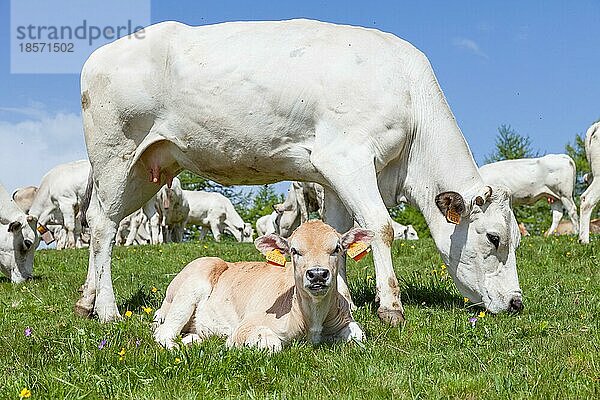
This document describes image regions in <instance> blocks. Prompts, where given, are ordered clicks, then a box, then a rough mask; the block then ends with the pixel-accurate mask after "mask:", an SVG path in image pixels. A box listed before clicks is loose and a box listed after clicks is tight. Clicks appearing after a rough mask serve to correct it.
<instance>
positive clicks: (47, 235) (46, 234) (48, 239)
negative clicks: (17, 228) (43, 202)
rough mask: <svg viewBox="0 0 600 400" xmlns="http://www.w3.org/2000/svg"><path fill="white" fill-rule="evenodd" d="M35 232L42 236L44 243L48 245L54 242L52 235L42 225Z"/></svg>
mask: <svg viewBox="0 0 600 400" xmlns="http://www.w3.org/2000/svg"><path fill="white" fill-rule="evenodd" d="M37 231H38V232H39V234H40V235H41V236H42V240H43V241H44V243H46V244H50V243H52V242H54V236H52V233H51V232H50V231H49V230H48V228H46V227H45V226H44V225H39V226H38V227H37Z"/></svg>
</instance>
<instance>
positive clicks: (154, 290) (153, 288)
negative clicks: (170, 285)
mask: <svg viewBox="0 0 600 400" xmlns="http://www.w3.org/2000/svg"><path fill="white" fill-rule="evenodd" d="M150 291H151V292H152V293H156V292H158V289H157V288H156V287H155V286H152V289H150Z"/></svg>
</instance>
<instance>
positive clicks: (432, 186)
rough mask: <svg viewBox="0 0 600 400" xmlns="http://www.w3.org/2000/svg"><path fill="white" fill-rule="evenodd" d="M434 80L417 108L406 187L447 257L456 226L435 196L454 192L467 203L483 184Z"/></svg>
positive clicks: (407, 154)
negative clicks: (439, 206)
mask: <svg viewBox="0 0 600 400" xmlns="http://www.w3.org/2000/svg"><path fill="white" fill-rule="evenodd" d="M431 79H432V81H431V83H430V85H429V86H428V87H426V88H424V89H423V91H424V92H423V95H422V96H419V97H420V98H421V101H416V103H420V104H416V106H415V121H416V128H415V129H414V132H413V133H412V134H413V135H414V136H413V138H412V141H411V146H410V148H409V149H408V151H407V152H406V153H405V154H406V156H405V157H406V158H405V161H406V162H407V164H406V178H405V180H404V185H403V186H404V193H405V194H406V196H407V198H408V199H409V200H410V201H411V202H412V203H413V204H416V205H417V206H418V207H419V209H420V210H421V212H422V213H423V216H424V217H425V220H426V221H427V224H428V226H429V228H430V231H431V235H432V236H433V238H434V240H435V242H436V244H437V246H438V249H440V251H441V252H442V255H443V256H444V257H447V251H448V249H446V247H448V243H449V239H448V238H449V236H450V235H451V234H452V232H453V230H454V225H452V224H449V223H448V222H447V221H446V219H445V217H444V216H443V215H442V213H441V212H440V210H439V209H438V208H437V206H436V204H435V197H436V195H438V194H439V193H442V192H446V191H454V192H458V193H460V194H461V195H462V196H463V198H464V200H465V203H467V204H468V203H469V202H470V201H471V199H472V197H473V195H474V194H475V193H476V192H477V191H479V190H481V189H482V188H483V181H482V179H481V176H480V174H479V171H478V169H477V165H476V164H475V160H474V159H473V155H472V153H471V150H470V149H469V146H468V145H467V142H466V141H465V139H464V136H463V135H462V132H461V131H460V128H459V127H458V125H457V123H456V120H455V118H454V115H453V114H452V111H450V107H448V104H447V103H446V100H445V98H444V96H443V94H442V92H441V90H440V88H439V86H438V84H437V81H435V78H431Z"/></svg>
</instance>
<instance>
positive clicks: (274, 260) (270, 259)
mask: <svg viewBox="0 0 600 400" xmlns="http://www.w3.org/2000/svg"><path fill="white" fill-rule="evenodd" d="M265 257H267V264H271V265H275V266H277V267H283V266H285V256H284V255H283V253H282V252H281V251H279V250H277V249H273V250H269V251H267V253H266V254H265Z"/></svg>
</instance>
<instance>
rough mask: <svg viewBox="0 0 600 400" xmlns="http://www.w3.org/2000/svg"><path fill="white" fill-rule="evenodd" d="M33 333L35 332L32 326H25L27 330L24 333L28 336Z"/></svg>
mask: <svg viewBox="0 0 600 400" xmlns="http://www.w3.org/2000/svg"><path fill="white" fill-rule="evenodd" d="M32 333H33V331H32V330H31V328H30V327H27V328H25V330H24V331H23V334H24V335H25V336H26V337H29V336H31V334H32Z"/></svg>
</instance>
